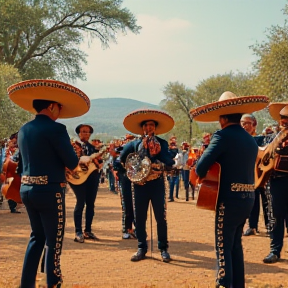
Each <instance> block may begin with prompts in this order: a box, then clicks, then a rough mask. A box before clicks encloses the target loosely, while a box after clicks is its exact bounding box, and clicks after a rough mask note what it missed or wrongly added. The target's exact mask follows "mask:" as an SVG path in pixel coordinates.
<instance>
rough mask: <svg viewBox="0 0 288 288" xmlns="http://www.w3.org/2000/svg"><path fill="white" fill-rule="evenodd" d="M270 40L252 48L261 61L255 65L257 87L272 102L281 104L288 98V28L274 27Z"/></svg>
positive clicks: (271, 30)
mask: <svg viewBox="0 0 288 288" xmlns="http://www.w3.org/2000/svg"><path fill="white" fill-rule="evenodd" d="M269 33H270V34H269V35H268V40H267V41H266V42H263V43H261V44H259V43H257V44H255V45H254V46H252V49H253V51H254V53H255V54H256V55H257V56H258V57H259V59H258V60H257V61H256V62H255V63H254V66H253V67H254V69H255V74H256V75H257V77H256V81H255V86H256V87H257V88H258V91H261V93H263V94H264V95H267V96H268V97H269V98H270V100H271V101H276V102H281V101H285V100H287V96H288V70H287V67H288V27H287V26H284V27H279V26H273V27H272V28H271V29H270V30H269Z"/></svg>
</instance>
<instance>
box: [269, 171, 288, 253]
mask: <svg viewBox="0 0 288 288" xmlns="http://www.w3.org/2000/svg"><path fill="white" fill-rule="evenodd" d="M270 192H271V195H272V207H273V214H274V218H275V220H276V223H275V226H274V229H273V230H272V232H271V233H270V239H271V243H270V252H272V253H273V254H275V255H277V256H278V257H280V253H281V250H282V248H283V238H284V230H285V228H284V225H285V224H284V221H285V219H286V217H287V214H288V174H287V177H279V178H273V177H271V178H270Z"/></svg>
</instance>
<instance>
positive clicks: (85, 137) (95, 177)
mask: <svg viewBox="0 0 288 288" xmlns="http://www.w3.org/2000/svg"><path fill="white" fill-rule="evenodd" d="M75 132H76V134H77V135H78V137H79V139H80V141H81V153H80V155H81V156H91V155H92V154H94V153H97V152H99V150H97V149H96V148H95V147H94V146H93V145H92V144H90V143H89V139H90V136H91V135H92V133H93V132H94V130H93V127H92V126H90V125H88V124H80V125H78V126H77V127H76V128H75ZM93 162H94V164H95V165H96V166H97V167H98V169H95V170H94V171H92V173H91V174H90V175H89V176H88V178H87V179H86V181H84V182H83V183H81V184H78V185H76V184H72V183H71V182H70V187H71V189H72V190H73V192H74V194H75V196H76V205H75V208H74V225H75V238H74V241H75V242H78V243H84V241H85V240H84V239H90V240H97V241H98V240H99V238H98V237H97V236H96V235H95V234H94V233H93V232H92V221H93V217H94V207H95V200H96V196H97V191H98V187H99V181H100V176H101V173H100V171H99V170H100V168H101V166H102V163H103V160H102V159H101V158H100V157H96V158H94V159H93ZM85 205H86V212H85V228H84V231H83V229H82V215H83V210H84V206H85Z"/></svg>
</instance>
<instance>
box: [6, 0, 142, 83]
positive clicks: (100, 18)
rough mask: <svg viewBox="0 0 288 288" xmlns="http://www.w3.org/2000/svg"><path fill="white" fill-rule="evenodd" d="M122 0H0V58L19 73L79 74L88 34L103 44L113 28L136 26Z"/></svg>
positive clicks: (121, 30)
mask: <svg viewBox="0 0 288 288" xmlns="http://www.w3.org/2000/svg"><path fill="white" fill-rule="evenodd" d="M122 2H123V1H122V0H61V1H55V0H45V1H44V0H0V62H2V63H8V64H10V65H13V66H14V67H15V68H17V69H19V71H20V73H21V75H22V78H23V79H31V78H54V79H62V80H65V81H68V80H72V81H74V80H76V79H82V80H84V79H85V73H84V71H83V70H82V67H81V66H82V64H86V56H87V55H86V54H85V53H83V52H82V51H81V50H80V49H79V45H80V44H81V43H82V42H83V41H84V36H88V37H89V39H90V41H92V40H93V39H95V38H97V39H99V40H100V42H101V44H102V46H103V48H106V47H108V46H109V43H110V42H111V41H112V42H117V41H116V39H117V34H118V33H123V34H125V33H127V31H128V30H130V31H132V32H133V33H139V30H140V29H141V27H140V26H137V25H136V19H135V17H134V16H133V14H132V13H131V12H130V11H129V10H127V9H126V8H121V5H122Z"/></svg>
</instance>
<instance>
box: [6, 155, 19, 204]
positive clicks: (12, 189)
mask: <svg viewBox="0 0 288 288" xmlns="http://www.w3.org/2000/svg"><path fill="white" fill-rule="evenodd" d="M17 166H18V162H15V161H13V160H11V159H10V157H7V158H6V159H5V162H4V164H3V167H2V173H3V176H4V182H3V184H2V187H1V193H2V195H3V196H4V197H5V198H6V199H11V200H13V201H15V202H16V203H22V200H21V197H20V186H21V177H20V175H19V174H17V173H16V169H17Z"/></svg>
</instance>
